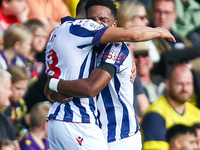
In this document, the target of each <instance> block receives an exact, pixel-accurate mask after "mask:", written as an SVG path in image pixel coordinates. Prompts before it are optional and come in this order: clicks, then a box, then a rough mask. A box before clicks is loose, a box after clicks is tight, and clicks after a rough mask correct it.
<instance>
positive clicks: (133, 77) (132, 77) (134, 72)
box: [130, 61, 137, 83]
mask: <svg viewBox="0 0 200 150" xmlns="http://www.w3.org/2000/svg"><path fill="white" fill-rule="evenodd" d="M132 65H133V66H132V69H131V72H132V74H131V79H130V80H131V82H132V83H134V81H135V78H136V75H137V70H136V65H135V62H134V61H133V62H132Z"/></svg>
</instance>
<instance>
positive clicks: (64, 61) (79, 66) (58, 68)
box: [46, 17, 108, 124]
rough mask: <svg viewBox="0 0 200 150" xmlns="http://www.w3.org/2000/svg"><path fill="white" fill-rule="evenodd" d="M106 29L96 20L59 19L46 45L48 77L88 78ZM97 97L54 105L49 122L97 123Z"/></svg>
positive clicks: (76, 99) (75, 99)
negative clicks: (57, 25) (94, 47)
mask: <svg viewBox="0 0 200 150" xmlns="http://www.w3.org/2000/svg"><path fill="white" fill-rule="evenodd" d="M107 28H108V27H104V26H103V25H101V24H98V23H97V22H95V21H92V20H88V19H84V20H75V19H74V18H71V17H66V18H63V19H62V24H61V25H60V26H59V27H58V28H56V29H55V30H54V31H53V32H52V33H51V36H50V38H49V41H48V43H47V46H46V67H47V69H46V72H47V74H48V75H49V76H52V77H54V78H60V79H64V80H75V79H82V78H88V77H89V75H90V73H91V71H92V70H93V69H94V67H95V58H96V54H95V51H93V50H92V48H93V46H98V44H99V41H100V39H101V37H102V35H103V33H104V32H105V31H106V29H107ZM95 98H96V97H94V98H74V99H73V101H71V102H69V103H63V104H61V103H58V102H55V103H54V104H53V106H52V107H51V108H50V110H49V113H48V117H49V118H51V119H56V120H62V121H69V122H83V123H93V124H97V117H96V115H95V114H96V113H97V111H96V100H95Z"/></svg>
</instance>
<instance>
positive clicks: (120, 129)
mask: <svg viewBox="0 0 200 150" xmlns="http://www.w3.org/2000/svg"><path fill="white" fill-rule="evenodd" d="M101 62H105V63H110V64H111V65H113V66H114V67H115V68H116V74H115V75H114V76H113V77H112V79H111V81H110V82H109V83H108V85H107V86H106V87H105V88H104V89H103V90H102V91H101V93H100V94H99V96H98V100H97V108H98V113H99V121H100V127H101V128H102V130H103V134H104V136H105V138H106V139H107V141H108V142H113V141H117V140H119V139H123V138H125V137H128V136H131V135H134V134H135V133H136V132H137V131H138V130H139V124H138V121H137V118H136V116H135V112H134V108H133V83H132V82H131V81H130V76H131V74H132V72H131V69H132V57H131V54H130V52H129V49H128V47H127V46H126V45H125V44H124V43H114V44H107V46H106V47H105V49H104V50H103V52H102V53H101V54H100V55H99V59H98V61H97V66H98V65H100V63H101Z"/></svg>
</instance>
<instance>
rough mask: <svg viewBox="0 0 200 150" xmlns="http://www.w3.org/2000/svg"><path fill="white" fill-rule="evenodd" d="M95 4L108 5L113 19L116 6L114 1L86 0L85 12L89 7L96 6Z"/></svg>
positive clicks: (115, 13) (115, 14)
mask: <svg viewBox="0 0 200 150" xmlns="http://www.w3.org/2000/svg"><path fill="white" fill-rule="evenodd" d="M96 5H100V6H105V7H108V8H109V9H110V10H111V13H112V15H113V17H114V19H115V18H116V16H117V6H116V5H115V4H114V2H113V1H112V0H88V2H87V3H86V5H85V11H86V14H87V11H88V9H89V8H90V7H92V6H96Z"/></svg>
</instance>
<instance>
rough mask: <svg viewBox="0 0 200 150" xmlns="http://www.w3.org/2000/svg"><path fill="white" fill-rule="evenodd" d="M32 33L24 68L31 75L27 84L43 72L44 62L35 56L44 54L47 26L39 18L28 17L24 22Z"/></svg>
mask: <svg viewBox="0 0 200 150" xmlns="http://www.w3.org/2000/svg"><path fill="white" fill-rule="evenodd" d="M24 25H25V26H27V27H28V28H29V29H30V30H31V31H32V33H33V39H32V42H31V51H30V53H29V58H28V59H27V60H26V62H25V64H26V68H27V71H28V74H29V75H30V77H31V82H30V83H29V85H32V84H33V83H35V82H36V81H37V80H38V78H39V76H40V74H41V73H42V72H44V62H43V61H41V60H39V59H38V58H37V56H38V54H40V55H42V54H43V55H44V50H45V46H46V43H47V34H48V33H47V28H46V26H45V25H44V24H43V23H42V22H41V21H40V20H39V19H29V20H28V21H27V22H25V23H24Z"/></svg>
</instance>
